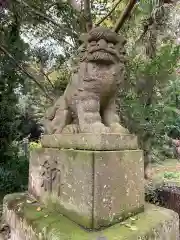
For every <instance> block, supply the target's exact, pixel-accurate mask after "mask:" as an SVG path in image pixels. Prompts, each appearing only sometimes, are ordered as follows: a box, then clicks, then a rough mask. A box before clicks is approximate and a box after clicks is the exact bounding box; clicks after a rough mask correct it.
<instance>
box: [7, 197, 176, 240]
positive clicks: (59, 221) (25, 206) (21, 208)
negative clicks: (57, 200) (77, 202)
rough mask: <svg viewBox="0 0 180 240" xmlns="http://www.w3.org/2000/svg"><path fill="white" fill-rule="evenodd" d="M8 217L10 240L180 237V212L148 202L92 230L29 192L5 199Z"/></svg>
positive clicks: (167, 239) (162, 239)
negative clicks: (124, 217) (123, 219)
mask: <svg viewBox="0 0 180 240" xmlns="http://www.w3.org/2000/svg"><path fill="white" fill-rule="evenodd" d="M39 209H40V210H39ZM4 218H5V220H6V222H7V223H8V224H9V226H10V229H11V239H10V240H42V239H43V240H55V239H61V240H67V239H68V240H178V239H179V218H178V214H177V213H175V212H173V211H171V210H168V209H164V208H160V207H156V206H153V205H147V206H146V208H145V212H143V213H140V214H137V215H136V216H135V217H134V218H133V219H132V218H131V219H130V218H129V219H128V220H127V221H126V222H124V223H121V224H120V223H118V224H116V225H114V226H111V227H109V228H106V229H104V230H101V231H98V232H97V231H96V232H88V231H86V230H85V229H83V228H81V227H79V226H78V225H77V224H75V223H74V222H72V221H70V220H69V219H67V218H66V217H64V216H62V215H60V214H58V213H51V212H50V211H48V209H46V208H44V207H43V206H42V205H39V204H38V203H34V202H33V200H32V199H31V198H30V197H29V196H28V195H26V194H11V195H7V196H6V197H5V199H4Z"/></svg>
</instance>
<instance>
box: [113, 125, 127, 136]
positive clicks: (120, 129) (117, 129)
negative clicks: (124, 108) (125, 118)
mask: <svg viewBox="0 0 180 240" xmlns="http://www.w3.org/2000/svg"><path fill="white" fill-rule="evenodd" d="M110 129H111V132H112V133H121V134H129V130H128V129H127V128H124V127H123V126H121V125H120V124H119V123H112V124H111V125H110Z"/></svg>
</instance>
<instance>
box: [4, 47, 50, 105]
mask: <svg viewBox="0 0 180 240" xmlns="http://www.w3.org/2000/svg"><path fill="white" fill-rule="evenodd" d="M0 50H1V51H2V52H3V53H4V54H6V55H7V56H8V57H9V58H10V59H11V60H12V61H13V62H14V63H15V65H16V66H17V67H18V68H19V70H20V71H21V72H22V73H25V74H26V76H28V77H29V78H30V79H31V80H33V82H35V83H36V84H37V86H38V87H39V88H40V89H41V91H42V92H43V94H44V95H45V96H46V97H47V98H48V99H49V100H51V101H53V99H52V98H51V97H50V96H49V95H48V93H47V92H46V91H45V89H44V87H43V86H42V85H41V84H40V83H39V82H38V81H37V80H36V79H35V78H34V77H33V76H32V75H31V74H30V73H29V72H27V70H26V69H25V68H24V66H22V65H21V64H19V63H18V62H17V61H16V59H15V58H14V57H13V56H12V54H11V53H10V52H9V51H8V50H7V49H6V48H5V47H4V46H2V45H0Z"/></svg>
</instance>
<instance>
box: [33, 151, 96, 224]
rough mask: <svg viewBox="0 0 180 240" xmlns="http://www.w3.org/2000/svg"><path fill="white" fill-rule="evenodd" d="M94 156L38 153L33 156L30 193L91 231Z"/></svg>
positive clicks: (88, 154)
mask: <svg viewBox="0 0 180 240" xmlns="http://www.w3.org/2000/svg"><path fill="white" fill-rule="evenodd" d="M92 166H93V158H92V152H89V151H80V150H79V151H75V150H58V149H37V150H36V151H34V152H32V153H31V157H30V166H29V192H30V193H31V194H32V195H34V196H35V197H36V198H37V199H39V200H40V201H41V202H42V203H44V204H46V205H48V206H49V207H50V208H52V209H53V210H57V211H59V212H60V213H64V214H65V215H66V216H68V217H69V218H70V219H72V220H73V221H77V222H78V223H80V224H82V225H84V226H85V227H88V228H91V227H92V205H93V199H92V196H93V168H92Z"/></svg>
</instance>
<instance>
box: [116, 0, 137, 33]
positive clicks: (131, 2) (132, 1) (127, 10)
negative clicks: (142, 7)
mask: <svg viewBox="0 0 180 240" xmlns="http://www.w3.org/2000/svg"><path fill="white" fill-rule="evenodd" d="M136 3H137V0H129V2H128V4H127V5H126V8H125V9H124V11H123V12H122V14H121V16H120V18H119V19H118V20H117V22H116V24H115V27H114V29H113V30H114V31H115V32H119V30H120V28H121V27H122V25H123V24H124V22H125V21H126V19H127V18H128V17H129V15H130V14H131V11H132V9H133V7H134V6H135V4H136Z"/></svg>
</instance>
